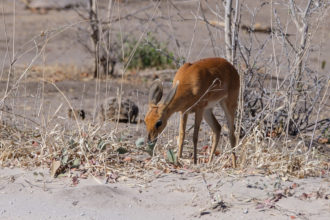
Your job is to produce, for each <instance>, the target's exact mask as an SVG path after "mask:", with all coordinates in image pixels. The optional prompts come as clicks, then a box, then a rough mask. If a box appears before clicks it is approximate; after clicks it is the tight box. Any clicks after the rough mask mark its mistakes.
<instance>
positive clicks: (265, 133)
mask: <svg viewBox="0 0 330 220" xmlns="http://www.w3.org/2000/svg"><path fill="white" fill-rule="evenodd" d="M91 2H92V1H91ZM94 2H95V1H94ZM96 2H97V1H96ZM112 2H113V1H110V3H109V5H108V7H106V12H108V13H110V12H112V11H111V10H113V8H112V7H113V5H111V4H112ZM160 2H162V3H160ZM277 3H278V4H280V5H281V6H283V7H286V8H287V9H288V11H290V10H291V14H292V17H291V16H288V20H287V21H283V20H281V19H280V18H279V16H278V15H277V11H276V7H275V6H276V5H275V4H274V3H273V4H274V5H272V7H273V10H272V13H273V14H272V18H273V19H272V23H271V28H267V30H269V31H267V32H265V33H263V34H264V35H262V36H263V37H260V33H259V32H256V31H255V28H254V27H256V26H258V25H257V24H256V22H255V17H256V16H257V14H258V13H259V12H260V10H263V7H265V6H266V5H267V4H270V3H262V4H260V5H259V7H257V8H255V9H250V8H248V7H247V6H246V5H244V4H243V3H242V2H240V1H235V7H234V9H231V10H232V11H231V12H230V13H232V15H231V16H233V17H232V21H234V22H232V23H231V25H232V26H231V27H229V29H230V30H232V33H231V35H230V37H229V39H232V40H231V41H230V45H227V46H229V50H228V55H227V56H230V57H231V58H230V57H229V58H230V60H232V61H233V62H234V63H235V65H236V67H237V69H238V70H239V72H240V74H241V85H242V87H241V98H240V103H239V106H240V109H239V111H238V113H237V114H238V117H237V123H236V124H237V126H236V127H237V131H238V132H237V134H239V133H240V136H241V138H240V139H239V141H238V145H237V147H236V149H235V150H236V152H237V154H238V155H239V161H238V163H239V164H240V165H239V167H240V169H237V170H236V171H233V170H231V169H227V168H230V164H231V163H230V161H229V160H230V157H229V155H230V149H229V147H228V146H229V145H228V143H227V141H226V139H227V138H223V140H224V141H223V146H224V147H223V148H222V154H220V156H218V157H216V159H215V161H214V162H212V163H211V165H210V166H208V165H206V163H204V162H207V161H206V158H208V156H207V154H208V152H207V151H203V149H201V150H200V151H201V152H200V153H199V161H200V165H199V166H197V167H194V166H192V165H191V164H190V161H189V160H187V159H186V160H185V159H184V160H181V161H179V164H172V163H171V162H170V161H169V160H168V158H167V156H163V153H164V151H165V152H166V151H167V150H168V149H172V148H173V149H175V146H176V144H175V141H174V140H175V133H174V132H172V131H167V132H164V134H163V137H162V140H161V141H159V144H158V145H159V146H158V147H156V149H155V152H154V153H156V154H154V155H155V156H154V157H153V158H150V157H149V156H148V154H147V153H146V152H145V151H146V149H145V148H144V147H141V146H136V144H135V139H134V138H133V136H132V133H134V132H135V131H136V127H133V126H132V125H129V126H127V127H126V128H120V129H119V128H117V126H116V127H115V129H114V128H113V127H112V129H110V132H109V130H105V128H104V127H101V126H100V125H97V124H90V123H83V122H80V121H78V120H76V121H75V125H76V127H75V128H74V129H72V128H70V129H68V128H66V127H64V126H62V125H61V124H56V123H55V124H51V123H47V121H46V122H44V123H42V124H38V123H37V125H36V129H31V128H21V127H15V126H13V125H12V124H10V123H8V122H6V123H5V122H4V121H6V117H7V115H6V114H5V113H4V112H5V101H6V99H7V98H8V97H9V94H11V93H14V91H16V90H15V88H16V87H15V86H17V85H19V84H20V83H21V79H22V77H24V76H25V75H27V74H28V73H29V71H30V68H31V66H32V63H33V62H31V65H30V66H27V67H26V69H25V70H23V71H21V73H22V74H20V75H19V77H17V78H16V79H15V80H14V82H13V86H12V87H8V90H6V92H5V95H4V97H3V98H2V99H1V100H0V120H1V121H2V124H1V125H0V165H1V166H8V167H13V166H19V167H31V166H32V167H33V166H39V165H46V166H49V167H53V166H52V165H54V163H55V162H56V163H59V165H60V166H59V167H57V168H56V169H55V171H54V170H53V172H55V173H56V175H57V174H59V173H62V172H64V171H72V168H74V169H78V170H80V171H81V172H82V173H91V174H93V175H108V176H109V178H110V179H111V178H112V179H114V181H115V180H116V175H119V176H127V177H134V178H148V179H150V178H154V177H152V175H153V174H154V173H150V172H149V171H150V170H161V171H163V172H171V171H173V172H176V169H178V168H182V169H192V170H195V171H196V170H197V171H208V172H225V171H227V172H234V173H239V174H240V173H247V172H251V173H255V172H261V173H263V174H274V173H275V174H278V175H282V176H287V175H292V176H297V177H306V176H322V175H328V172H329V152H328V151H323V149H322V147H324V148H327V145H326V144H319V143H318V142H317V141H318V140H319V139H320V138H324V137H326V138H328V139H329V136H328V135H329V134H328V133H327V132H329V124H330V120H329V115H328V113H327V112H329V111H327V109H328V102H329V74H326V72H325V70H324V68H319V67H317V66H315V65H314V64H312V63H311V62H310V59H309V58H310V56H312V55H313V53H321V50H322V45H323V44H324V43H326V42H318V44H317V42H315V41H314V40H313V37H314V36H315V34H317V31H318V30H319V25H320V23H322V19H324V17H325V15H326V14H327V13H328V8H329V6H328V5H327V3H325V2H323V1H315V2H314V1H308V3H307V5H304V4H303V3H301V4H302V5H298V6H296V5H295V4H294V2H293V1H290V2H289V3H287V2H283V1H279V2H277ZM159 4H168V5H169V7H173V8H176V10H177V11H176V13H177V14H178V16H179V17H180V16H181V17H180V19H181V20H180V21H181V22H186V21H195V22H196V23H197V22H199V21H203V24H205V25H206V26H207V30H208V32H209V37H210V39H209V41H210V42H211V43H210V44H211V45H212V48H211V50H213V51H214V55H220V54H225V51H226V50H222V47H221V45H217V41H216V36H217V34H218V33H221V34H225V31H224V29H223V27H222V26H221V25H214V24H213V22H211V21H209V20H208V19H207V17H206V16H204V15H203V14H202V13H203V10H204V9H206V10H211V9H212V8H211V6H209V5H208V2H206V1H205V2H204V1H198V2H197V3H196V4H197V8H198V10H200V9H203V10H200V11H198V12H197V13H196V14H193V15H194V17H193V16H192V18H187V17H185V16H186V15H185V16H183V15H181V14H180V13H182V12H181V11H180V10H181V9H180V8H178V7H176V6H175V5H174V3H173V2H172V1H166V2H165V1H156V2H152V3H151V6H150V7H149V6H148V7H146V8H144V9H141V10H140V11H136V12H133V13H130V14H128V15H126V16H123V18H136V17H135V15H136V14H138V13H139V12H141V11H143V12H146V11H147V10H151V9H155V11H156V9H157V7H158V6H159ZM216 5H217V8H219V9H221V10H214V11H212V13H213V14H215V15H216V16H217V18H220V20H221V18H223V16H224V14H223V12H224V6H223V5H222V4H220V3H218V2H217V3H216ZM297 7H303V8H302V9H301V10H299V9H297ZM90 9H92V8H90ZM107 10H108V11H107ZM242 11H248V12H249V18H250V21H251V23H250V24H248V25H246V24H244V25H245V28H243V24H242V25H241V23H240V22H241V20H240V13H241V12H242ZM89 12H90V14H89V16H90V17H89V18H88V17H87V18H86V19H87V20H88V21H89V25H90V30H92V39H93V42H94V43H93V45H94V48H93V50H92V53H95V54H96V56H95V60H96V62H95V66H96V69H95V71H94V74H95V76H98V73H99V67H100V66H103V68H104V70H105V72H107V73H108V72H110V73H111V72H113V68H114V66H112V64H113V63H117V62H119V61H120V60H121V58H122V57H125V56H123V54H119V55H118V54H113V51H117V50H118V48H122V46H123V41H125V40H126V39H125V37H123V36H120V38H119V39H121V41H118V38H117V36H116V35H117V34H118V32H116V30H113V29H106V28H105V27H107V26H109V25H110V24H113V23H114V22H116V21H117V20H116V19H117V18H116V17H111V16H108V17H106V18H107V19H108V20H104V19H103V20H102V18H101V17H100V15H99V14H97V13H95V8H94V9H93V10H91V11H89ZM234 12H235V13H234ZM294 12H295V14H296V15H294ZM78 13H79V12H78ZM93 13H94V14H93ZM198 13H201V14H198ZM301 13H305V15H306V16H305V17H301V18H299V16H300V14H301ZM148 16H150V17H147V18H139V17H137V18H136V19H140V21H141V23H142V21H143V22H145V21H148V22H150V23H154V24H158V23H161V22H160V21H163V20H166V21H168V25H169V27H168V29H165V31H163V32H162V33H163V34H164V35H166V36H168V39H170V40H171V41H172V42H170V43H172V44H173V45H175V47H176V48H177V50H176V53H175V54H174V56H175V57H183V58H185V59H187V60H189V57H190V55H191V54H190V49H191V47H192V45H193V39H192V40H191V43H189V44H185V43H184V42H181V41H180V40H179V39H178V37H177V36H176V35H175V34H174V32H175V31H173V32H171V31H168V30H174V27H173V22H174V21H173V20H172V19H173V18H172V17H171V16H169V17H164V16H158V17H157V16H154V14H152V13H149V14H148ZM292 23H293V24H294V25H295V26H296V29H295V30H294V31H292V32H293V33H292V32H288V31H287V30H288V25H291V24H292ZM145 26H146V25H144V26H143V27H145ZM141 27H142V25H141ZM158 27H159V31H162V28H161V27H162V26H161V25H159V26H158ZM246 27H249V28H246ZM306 27H308V28H306ZM79 28H84V27H80V26H78V29H79ZM110 30H111V32H110ZM243 30H248V31H247V32H244V31H243ZM291 30H292V29H291ZM60 31H63V30H62V29H61V30H60ZM147 31H149V29H147V30H145V29H143V31H142V34H141V35H139V38H137V42H135V45H134V47H133V50H132V51H131V52H130V53H131V54H129V56H128V57H129V59H128V62H127V63H126V64H125V65H124V67H121V72H122V73H125V71H126V70H127V67H128V66H129V62H130V60H131V58H132V57H133V56H134V53H135V52H136V48H137V47H138V46H139V45H140V44H141V42H143V39H144V37H145V35H146V32H147ZM194 31H195V29H194V30H192V32H194ZM165 32H166V33H165ZM52 34H56V31H53V32H49V33H44V38H43V39H42V40H41V41H40V42H37V43H38V46H39V48H37V49H40V48H41V49H40V50H36V54H37V55H36V56H40V55H41V54H42V52H43V48H44V47H43V45H44V43H45V42H47V38H51V37H52ZM192 38H194V33H192ZM115 39H117V40H115ZM40 45H41V46H40ZM187 45H188V46H187ZM274 45H276V48H275V46H274ZM235 48H236V49H235ZM227 49H228V48H227ZM119 50H120V49H119ZM182 51H186V53H182ZM235 51H236V52H235ZM96 52H99V53H96ZM104 54H105V55H104ZM111 56H114V57H111ZM182 60H183V59H176V60H175V61H174V62H175V63H178V64H179V63H182V62H183V61H182ZM14 67H15V62H14V59H12V60H11V65H10V69H9V70H8V73H9V74H8V78H10V79H11V80H12V78H11V74H14V71H13V69H14ZM47 71H48V70H47ZM2 72H4V69H3V71H2ZM59 92H61V91H59ZM61 94H62V93H61ZM117 95H118V97H121V96H122V90H120V91H118V93H117ZM63 96H64V94H63ZM66 101H67V102H68V105H69V106H70V107H71V108H72V106H71V104H70V101H69V100H68V99H66ZM56 114H57V112H55V114H54V115H56ZM171 124H172V127H173V126H177V124H176V121H175V120H171V121H170V123H169V126H170V125H171ZM138 126H143V125H138ZM168 130H170V129H168ZM187 132H189V131H187ZM201 139H202V140H201V142H203V141H204V143H207V141H208V139H209V135H207V134H206V135H205V137H204V140H203V138H201ZM188 143H189V142H188ZM187 148H188V150H189V144H188V146H187ZM188 150H187V151H186V152H185V154H186V156H187V157H188V156H189V154H188V153H187V152H188ZM53 169H54V168H53ZM55 173H54V175H55Z"/></svg>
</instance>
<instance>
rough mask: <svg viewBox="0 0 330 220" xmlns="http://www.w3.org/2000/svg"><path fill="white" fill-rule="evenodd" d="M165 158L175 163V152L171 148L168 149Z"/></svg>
mask: <svg viewBox="0 0 330 220" xmlns="http://www.w3.org/2000/svg"><path fill="white" fill-rule="evenodd" d="M167 159H168V161H169V162H170V163H173V164H176V163H177V157H176V154H175V153H174V152H173V151H172V150H171V149H169V150H168V151H167Z"/></svg>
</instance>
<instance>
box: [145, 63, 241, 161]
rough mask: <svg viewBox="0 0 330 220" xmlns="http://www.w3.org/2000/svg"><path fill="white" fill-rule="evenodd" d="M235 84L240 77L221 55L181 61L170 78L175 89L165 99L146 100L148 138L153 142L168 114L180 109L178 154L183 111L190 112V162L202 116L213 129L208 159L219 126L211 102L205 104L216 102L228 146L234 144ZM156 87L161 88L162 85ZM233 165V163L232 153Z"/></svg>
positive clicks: (218, 134)
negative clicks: (224, 122)
mask: <svg viewBox="0 0 330 220" xmlns="http://www.w3.org/2000/svg"><path fill="white" fill-rule="evenodd" d="M158 84H159V83H158ZM159 85H160V84H159ZM176 85H177V88H176ZM157 86H158V85H157ZM239 87H240V81H239V75H238V73H237V71H236V69H235V68H234V67H233V66H232V65H231V64H230V63H229V62H228V61H226V60H225V59H223V58H207V59H203V60H200V61H197V62H195V63H186V64H184V65H183V66H182V67H180V68H179V70H178V71H177V73H176V75H175V76H174V79H173V88H172V90H171V91H174V89H176V92H175V93H174V96H173V97H170V98H169V97H167V98H166V99H165V100H167V101H163V100H162V101H159V102H157V101H153V102H152V101H150V100H149V111H148V113H147V115H146V117H145V122H146V126H147V130H148V137H149V140H150V141H153V142H155V140H156V139H157V136H158V135H159V134H160V133H161V132H162V131H163V129H164V128H165V127H166V122H167V120H168V119H169V117H170V116H171V115H172V114H173V113H174V112H180V113H181V120H180V133H179V151H178V156H179V157H181V156H182V146H183V139H184V135H185V127H186V121H187V115H188V114H189V113H193V112H194V113H195V129H194V138H193V142H194V163H196V162H197V155H196V154H197V141H198V131H199V127H200V123H201V121H202V119H203V118H204V119H205V120H206V122H207V123H208V124H209V125H210V127H211V128H212V130H213V144H212V149H211V155H210V159H209V162H210V161H211V160H212V158H213V154H214V151H215V148H216V145H217V143H218V141H219V137H220V131H221V126H220V125H219V123H218V122H217V120H216V119H215V117H214V115H213V113H212V108H213V106H209V104H215V103H216V102H220V104H221V106H222V108H223V110H224V112H225V114H226V118H227V121H228V125H229V126H228V127H229V130H230V134H229V137H230V142H231V146H232V147H233V148H234V146H235V142H236V140H235V136H234V118H235V111H236V108H237V100H238V95H239ZM158 91H162V88H160V89H159V90H158ZM171 91H170V93H171ZM172 93H173V92H172ZM163 98H164V97H163ZM159 121H161V122H162V124H161V126H159V127H158V128H156V127H155V124H156V123H157V122H159ZM233 166H234V167H235V166H236V157H235V154H234V153H233Z"/></svg>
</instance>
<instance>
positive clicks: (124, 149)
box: [117, 147, 128, 154]
mask: <svg viewBox="0 0 330 220" xmlns="http://www.w3.org/2000/svg"><path fill="white" fill-rule="evenodd" d="M117 152H118V153H119V154H125V153H127V152H128V150H127V149H126V148H123V147H119V148H118V149H117Z"/></svg>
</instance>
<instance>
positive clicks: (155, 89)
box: [149, 79, 163, 105]
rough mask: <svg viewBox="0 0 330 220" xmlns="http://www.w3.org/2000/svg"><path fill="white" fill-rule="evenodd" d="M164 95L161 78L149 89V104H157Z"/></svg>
mask: <svg viewBox="0 0 330 220" xmlns="http://www.w3.org/2000/svg"><path fill="white" fill-rule="evenodd" d="M162 96H163V85H162V83H161V82H160V80H159V79H158V80H155V81H154V82H153V83H152V86H151V88H150V90H149V104H154V105H157V103H158V102H159V101H160V99H161V98H162Z"/></svg>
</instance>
